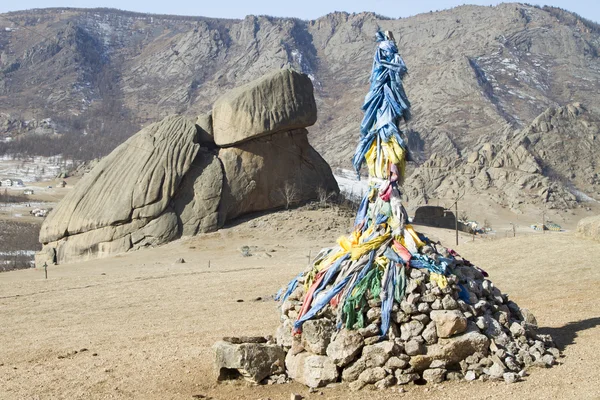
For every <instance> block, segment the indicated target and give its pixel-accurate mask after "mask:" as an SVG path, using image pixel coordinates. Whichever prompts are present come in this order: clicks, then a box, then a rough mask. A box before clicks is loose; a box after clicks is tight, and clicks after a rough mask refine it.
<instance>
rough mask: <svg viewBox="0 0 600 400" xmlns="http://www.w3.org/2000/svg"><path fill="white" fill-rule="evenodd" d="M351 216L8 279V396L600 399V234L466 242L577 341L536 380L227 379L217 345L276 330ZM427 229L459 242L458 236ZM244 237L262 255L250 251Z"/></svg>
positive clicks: (4, 292)
mask: <svg viewBox="0 0 600 400" xmlns="http://www.w3.org/2000/svg"><path fill="white" fill-rule="evenodd" d="M349 224H350V219H349V218H348V217H346V216H339V215H338V214H337V213H336V212H335V210H333V209H330V210H325V211H323V210H321V211H315V210H313V211H311V210H307V209H302V210H294V211H282V212H278V213H274V214H269V215H264V216H261V217H257V218H255V219H251V220H247V221H245V222H240V223H239V224H237V225H235V226H232V227H229V228H226V229H223V230H221V231H219V232H216V233H213V234H207V235H201V236H197V237H194V238H188V239H182V240H179V241H177V242H173V243H170V244H168V245H166V246H163V247H160V248H154V249H148V250H144V251H139V252H134V253H129V254H124V255H119V256H116V257H112V258H107V259H101V260H94V261H89V262H85V263H79V264H70V265H60V266H53V267H50V268H49V271H48V274H49V277H48V279H47V280H45V279H44V271H43V270H40V269H29V270H22V271H14V272H6V273H2V274H0V338H1V340H2V341H1V342H0V343H1V345H0V399H2V400H5V399H6V400H12V399H150V400H152V399H193V398H212V399H223V400H226V399H254V400H256V399H267V398H268V399H272V400H275V399H289V398H290V393H299V394H301V395H302V396H304V397H305V398H307V399H323V398H325V399H374V398H376V399H397V398H410V399H430V398H431V399H435V398H440V399H470V398H473V399H507V398H514V399H598V398H600V357H598V351H600V350H599V349H600V306H599V304H600V303H599V301H600V300H599V298H600V265H599V262H598V259H599V258H600V243H597V242H592V241H589V240H582V239H579V238H577V237H576V236H575V235H574V234H572V233H546V234H543V235H542V234H530V235H518V236H517V237H515V238H502V239H497V240H482V239H479V238H478V239H476V240H475V242H471V238H470V237H468V236H463V237H461V244H460V245H459V246H458V247H457V250H458V251H459V253H461V254H462V255H463V256H465V257H466V258H468V259H470V260H471V261H472V262H474V263H476V264H477V265H478V266H480V267H482V268H483V269H485V270H487V271H488V272H489V273H490V279H492V280H493V281H494V282H495V284H496V286H498V287H499V288H500V289H501V290H502V291H503V292H505V293H508V294H509V295H510V296H511V299H512V300H514V301H516V302H517V303H518V304H519V305H520V306H522V307H526V308H529V309H530V310H531V311H533V313H534V314H535V315H536V317H537V319H538V322H539V324H540V326H541V327H542V332H544V333H550V334H552V335H553V336H554V338H555V340H556V342H557V344H558V346H559V347H560V348H561V349H562V350H564V358H561V359H560V362H561V365H558V366H555V367H553V368H550V369H532V370H531V371H530V375H529V376H528V377H527V378H526V379H525V380H524V381H523V382H519V383H516V384H513V385H507V384H505V383H504V382H480V381H475V382H452V383H450V382H445V383H443V384H440V385H425V386H414V385H413V386H407V387H405V389H406V390H407V393H399V391H398V388H397V387H396V388H394V389H389V390H385V391H380V392H379V391H378V392H373V391H369V390H367V391H362V392H351V391H349V389H348V387H347V386H346V385H343V384H342V385H336V386H335V387H331V388H330V387H328V388H323V389H320V390H318V391H317V392H316V393H309V390H308V388H305V387H303V386H302V385H299V384H297V383H290V384H285V385H272V386H254V385H251V384H248V383H245V382H241V381H235V382H228V383H221V384H218V383H216V382H215V380H214V376H213V370H212V357H213V355H212V350H211V346H212V345H213V343H214V342H215V341H217V340H219V339H220V338H221V337H223V336H235V335H267V334H274V332H275V329H276V327H277V323H278V314H277V304H276V303H275V302H274V301H272V300H271V299H270V296H271V295H272V294H274V293H275V292H276V291H277V290H278V289H279V288H280V287H281V286H283V285H285V284H287V282H288V280H289V279H291V278H292V277H293V276H295V275H297V273H298V272H299V271H300V270H301V269H303V268H305V266H306V265H307V255H308V253H309V251H310V252H311V253H312V254H313V255H314V254H316V252H317V251H318V250H319V249H320V248H321V247H325V246H329V245H331V244H332V243H334V240H335V238H337V236H338V235H340V234H344V233H346V231H347V229H348V228H349ZM417 228H418V229H419V230H421V231H423V232H425V233H426V234H430V235H432V236H435V237H437V238H439V239H440V240H442V243H444V244H446V245H447V246H448V245H451V244H452V243H453V235H454V233H453V232H451V231H447V230H439V229H438V230H436V229H432V228H424V227H417ZM245 245H247V246H251V249H252V250H251V251H252V254H253V255H252V256H251V257H243V256H242V255H241V252H240V248H241V247H242V246H245ZM451 247H452V246H451ZM179 257H183V258H184V259H185V260H186V263H184V264H176V263H175V260H177V259H178V258H179ZM209 260H210V268H209V266H208V264H209ZM258 297H260V298H262V300H256V299H257V298H258ZM237 300H243V302H237ZM202 396H206V397H202Z"/></svg>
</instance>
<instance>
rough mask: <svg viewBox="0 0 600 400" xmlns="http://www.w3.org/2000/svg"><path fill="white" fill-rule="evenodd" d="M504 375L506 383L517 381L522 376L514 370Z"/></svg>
mask: <svg viewBox="0 0 600 400" xmlns="http://www.w3.org/2000/svg"><path fill="white" fill-rule="evenodd" d="M502 377H503V378H504V382H506V383H515V382H518V381H519V379H520V377H519V375H518V374H515V373H514V372H505V373H504V374H503V375H502Z"/></svg>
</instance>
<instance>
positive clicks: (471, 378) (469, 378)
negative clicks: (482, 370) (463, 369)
mask: <svg viewBox="0 0 600 400" xmlns="http://www.w3.org/2000/svg"><path fill="white" fill-rule="evenodd" d="M475 379H477V374H476V373H475V371H467V373H466V374H465V381H474V380H475Z"/></svg>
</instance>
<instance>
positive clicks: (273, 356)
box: [213, 341, 285, 383]
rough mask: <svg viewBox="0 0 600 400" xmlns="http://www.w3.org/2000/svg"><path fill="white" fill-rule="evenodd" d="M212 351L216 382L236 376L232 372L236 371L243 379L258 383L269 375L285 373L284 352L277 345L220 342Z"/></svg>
mask: <svg viewBox="0 0 600 400" xmlns="http://www.w3.org/2000/svg"><path fill="white" fill-rule="evenodd" d="M213 349H214V351H215V367H216V371H217V379H218V380H224V379H228V378H230V377H232V376H236V373H235V372H234V371H237V373H239V374H241V375H242V376H243V377H244V378H245V379H247V380H250V381H252V382H255V383H258V382H260V381H262V380H263V379H265V378H266V377H267V376H269V375H274V374H281V373H283V372H285V369H284V365H285V364H284V360H285V351H284V350H283V348H281V347H280V346H277V345H270V344H265V343H242V344H232V343H228V342H225V341H220V342H217V343H215V345H214V346H213Z"/></svg>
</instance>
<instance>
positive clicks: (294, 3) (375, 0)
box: [0, 0, 600, 22]
mask: <svg viewBox="0 0 600 400" xmlns="http://www.w3.org/2000/svg"><path fill="white" fill-rule="evenodd" d="M527 2H528V3H531V4H539V5H545V4H546V5H552V6H557V7H561V8H565V9H567V10H569V11H574V12H576V13H577V14H579V15H581V16H582V17H585V18H587V19H591V20H593V21H596V22H600V1H599V0H544V1H542V2H538V1H535V0H533V1H532V0H529V1H527ZM0 3H1V4H0V13H3V12H7V11H16V10H25V9H30V8H45V7H86V8H87V7H109V8H119V9H122V10H129V11H139V12H147V13H156V14H177V15H195V16H206V17H220V18H243V17H244V16H246V15H248V14H254V15H272V16H278V17H297V18H302V19H315V18H318V17H321V16H323V15H325V14H327V13H329V12H332V11H347V12H361V11H374V12H376V13H378V14H382V15H385V16H388V17H394V18H397V17H408V16H411V15H415V14H419V13H423V12H429V11H431V10H433V11H435V10H442V9H446V8H451V7H454V6H458V5H462V4H479V5H490V4H494V5H495V4H498V3H501V1H481V0H472V1H464V0H420V1H414V0H413V1H406V0H404V1H403V0H361V1H359V0H208V1H207V0H197V1H193V0H188V1H185V0H170V1H147V0H20V1H9V0H2V1H1V2H0Z"/></svg>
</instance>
